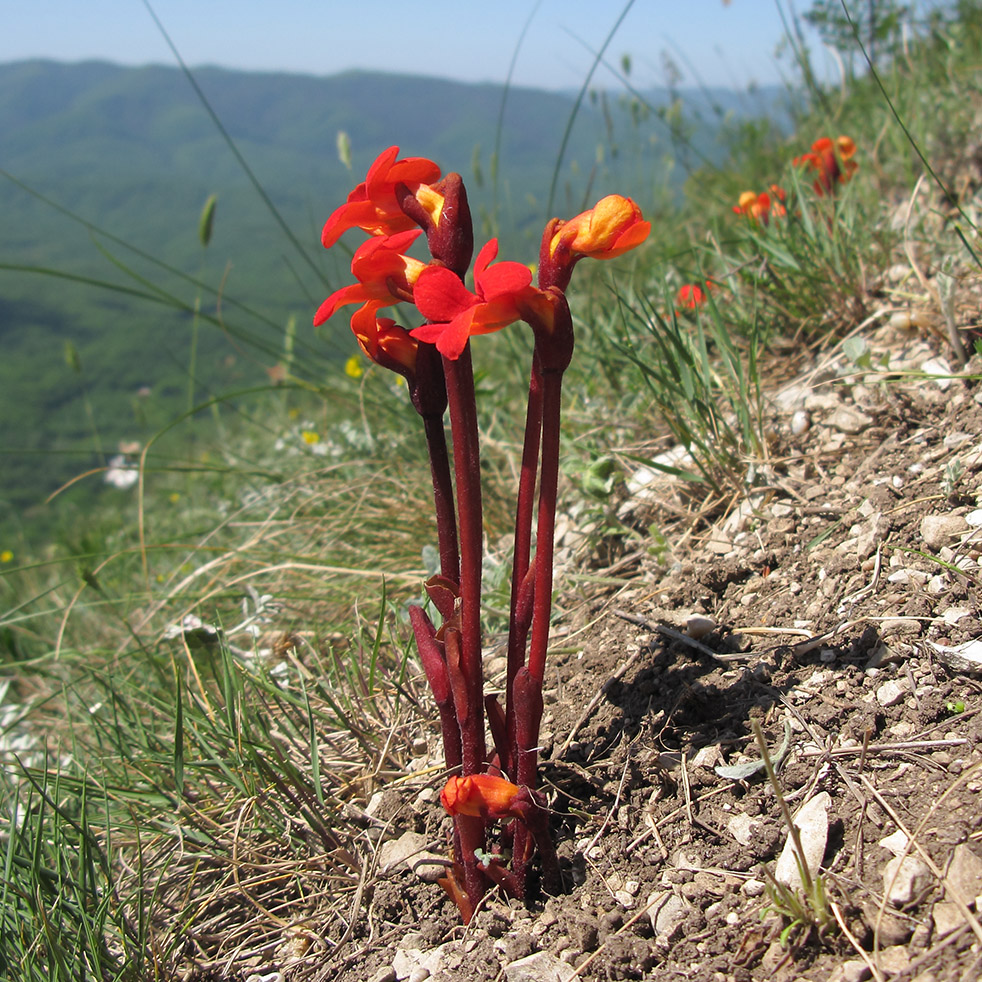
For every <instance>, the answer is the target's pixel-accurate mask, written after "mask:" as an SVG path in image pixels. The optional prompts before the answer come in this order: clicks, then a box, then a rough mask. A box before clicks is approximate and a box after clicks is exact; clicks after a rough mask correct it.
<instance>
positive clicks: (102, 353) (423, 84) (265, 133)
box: [0, 61, 772, 521]
mask: <svg viewBox="0 0 982 982" xmlns="http://www.w3.org/2000/svg"><path fill="white" fill-rule="evenodd" d="M194 78H195V80H196V82H197V84H198V85H199V86H200V88H201V90H202V91H203V93H204V94H205V96H206V98H207V100H208V101H209V103H210V105H211V107H212V108H213V109H214V111H215V114H216V115H217V117H218V119H219V120H220V121H221V124H222V126H223V127H224V128H225V130H226V132H227V133H228V135H229V136H230V138H231V139H232V140H233V141H234V143H235V145H236V147H237V148H238V150H239V151H240V152H241V154H242V155H243V156H244V158H245V159H246V160H247V161H248V164H249V166H250V167H251V169H252V170H253V172H254V174H255V175H256V177H257V179H258V180H259V182H260V183H261V185H262V187H263V189H264V190H265V192H266V194H267V195H268V197H269V199H270V200H271V201H272V202H273V203H274V204H275V207H276V208H277V209H278V210H279V212H280V213H281V215H282V218H283V220H284V222H285V223H286V225H287V226H288V227H289V229H290V230H291V231H292V232H293V234H294V236H295V237H296V241H297V242H299V244H300V250H298V249H297V248H296V246H295V244H292V243H291V242H290V241H289V239H288V236H287V235H286V234H285V233H284V232H283V230H282V229H281V227H280V226H279V225H278V223H277V221H276V220H275V219H274V218H273V217H272V216H271V214H270V212H269V210H268V208H267V207H266V205H265V204H264V203H263V201H262V200H261V197H260V195H259V194H258V193H257V192H256V190H255V189H254V188H253V187H252V186H251V184H250V182H249V179H248V178H247V176H246V175H245V174H244V172H243V170H242V167H241V165H240V163H239V162H238V161H237V160H236V157H235V155H234V154H233V152H232V151H231V150H230V149H229V147H228V145H227V143H226V141H225V139H224V138H223V136H222V134H221V133H220V132H219V129H218V127H216V125H215V123H214V121H213V120H212V118H211V117H210V116H209V114H208V112H207V111H206V109H205V108H204V107H203V105H202V103H201V101H200V100H199V99H198V97H197V96H196V94H195V92H194V91H193V88H192V86H191V85H190V84H189V82H188V79H187V78H186V77H185V76H184V75H183V73H182V72H180V71H179V70H177V69H174V68H167V67H159V66H148V67H145V68H124V67H120V66H116V65H112V64H107V63H103V62H83V63H78V64H61V63H56V62H49V61H27V62H18V63H12V64H6V65H0V133H2V134H3V140H2V144H0V168H2V169H3V170H4V171H6V172H7V173H8V174H9V175H12V176H13V177H14V178H16V179H17V181H19V182H22V183H23V184H24V185H27V186H28V188H29V189H31V190H32V191H34V192H37V193H38V194H40V195H44V196H47V198H48V199H50V201H49V202H48V203H45V202H44V201H42V200H40V199H39V198H38V197H36V196H34V195H32V194H31V193H29V191H28V190H25V188H24V187H22V186H19V185H18V184H16V183H13V182H11V181H6V180H0V266H6V267H8V268H6V269H3V268H0V341H2V344H3V350H4V358H3V359H2V360H0V452H2V453H3V454H4V455H5V456H4V468H5V478H6V480H5V490H4V491H3V492H2V493H0V494H2V495H4V496H5V498H6V503H7V505H9V507H10V509H12V511H13V512H15V513H16V512H19V511H21V510H22V509H24V508H25V507H28V506H29V505H30V504H31V503H33V502H35V501H37V500H38V498H39V497H40V496H41V495H43V494H45V493H47V492H49V491H50V490H51V489H52V488H53V487H55V486H57V484H58V483H59V482H61V481H63V480H64V479H66V478H67V477H70V476H72V475H73V474H76V473H78V472H80V471H82V470H85V469H86V468H87V467H90V466H98V465H99V464H100V463H102V462H104V457H105V455H106V454H107V453H111V452H112V451H113V449H114V448H115V446H116V444H117V442H118V441H119V440H121V439H137V440H139V439H145V438H146V437H147V436H148V435H150V434H152V433H153V432H154V431H155V429H156V428H157V427H159V426H161V425H164V424H165V423H166V422H168V421H169V420H170V419H171V418H172V417H173V415H174V414H175V413H176V412H177V411H179V409H180V408H182V407H183V405H184V402H183V400H185V399H186V390H187V372H188V365H189V357H190V347H191V340H190V339H191V333H192V324H193V317H192V315H191V314H190V313H189V312H187V311H183V312H182V311H178V310H174V309H171V308H169V307H168V306H167V305H166V304H164V303H152V302H147V301H146V300H141V299H139V298H134V297H133V296H131V295H130V294H128V293H126V292H121V291H117V292H112V291H107V290H103V289H98V288H95V287H93V286H91V285H86V284H85V283H84V282H80V281H79V279H78V278H81V279H83V280H84V279H85V278H94V279H98V280H100V281H101V280H107V281H111V282H113V283H116V284H118V285H119V286H120V287H124V288H126V289H134V288H135V289H136V290H138V291H142V292H146V293H149V294H153V293H154V292H155V291H157V290H162V291H164V292H166V293H167V294H168V295H169V296H171V297H174V298H176V299H177V300H179V301H180V302H183V303H186V304H188V305H192V304H193V303H194V302H195V300H196V298H199V299H200V304H201V309H202V310H203V311H204V312H205V313H212V314H216V313H218V312H220V316H221V319H222V327H223V330H217V329H215V328H214V327H212V326H210V325H202V326H201V329H200V351H199V356H198V362H197V374H198V381H197V385H196V389H197V394H198V395H199V396H200V397H201V398H204V397H206V396H207V395H208V393H212V392H221V391H225V390H227V389H228V388H229V387H233V386H242V385H249V384H255V383H257V382H262V381H263V380H264V379H265V377H266V376H265V374H264V369H268V368H269V367H271V366H272V365H273V364H275V362H276V360H277V355H278V351H279V350H280V347H281V345H282V340H283V332H284V329H285V325H286V324H287V321H288V320H289V319H290V318H291V317H293V318H295V322H296V325H297V334H296V346H297V351H298V353H300V354H301V355H302V358H301V359H300V361H299V362H298V363H299V364H302V366H303V367H304V369H305V370H306V372H307V373H308V375H309V376H310V377H311V378H313V379H315V380H318V381H323V380H324V379H326V378H327V376H328V373H329V372H330V371H331V370H332V369H331V367H330V366H331V364H332V363H334V364H336V359H337V358H338V357H340V355H341V354H342V353H347V352H350V350H351V340H350V337H349V336H348V334H347V331H346V328H345V327H344V324H343V318H341V317H339V318H336V320H337V321H338V324H337V325H329V326H328V330H327V331H326V332H325V335H324V336H323V337H320V338H318V337H315V336H314V332H313V329H312V328H311V327H310V318H311V315H312V312H313V310H314V309H315V308H316V305H317V304H318V303H319V302H320V300H321V299H322V298H323V297H324V296H325V295H326V292H329V290H330V289H333V288H334V286H335V285H337V284H338V283H339V282H341V278H342V277H343V276H344V275H345V268H344V266H345V257H344V254H343V252H340V250H334V253H336V254H331V255H328V254H326V253H325V252H324V250H323V249H321V248H320V244H319V230H320V226H321V225H322V223H323V221H324V219H325V218H326V217H327V216H328V215H329V214H330V212H331V211H332V210H333V209H334V208H335V207H336V205H337V204H338V203H339V202H340V201H341V200H343V196H344V194H346V192H347V190H348V189H349V188H350V187H351V186H352V185H353V184H354V183H356V182H357V181H358V180H360V179H361V177H362V176H363V174H364V171H365V169H366V167H367V166H368V164H369V163H370V162H371V160H372V159H373V158H374V157H375V155H376V154H377V153H378V152H379V151H380V150H382V149H384V148H385V147H386V146H389V145H392V144H398V145H399V146H400V147H401V148H402V151H403V153H404V154H406V155H414V156H428V157H432V158H433V159H435V160H437V161H438V162H439V163H440V164H441V165H442V166H443V167H444V169H445V170H458V171H460V172H461V173H463V175H464V177H465V179H466V180H467V183H468V189H469V191H470V193H471V195H472V204H473V208H474V211H475V214H477V215H478V216H481V215H483V216H484V224H485V226H486V228H485V231H486V232H490V231H491V228H492V225H491V219H490V216H491V215H492V213H493V214H494V215H495V216H497V217H498V218H500V220H501V228H502V229H507V230H509V231H508V235H509V237H510V239H511V242H510V243H508V244H515V245H516V246H517V245H519V244H521V245H523V247H524V248H523V251H527V252H528V256H527V258H529V259H531V258H532V257H533V256H534V253H535V245H534V240H535V239H536V238H537V236H538V230H540V229H541V226H542V222H543V220H544V218H545V217H546V216H545V203H546V198H547V196H548V193H549V188H550V183H551V181H552V178H553V169H554V166H555V161H556V155H557V151H558V148H559V146H560V144H561V141H562V139H563V134H564V131H565V128H566V126H567V122H568V120H569V118H570V114H571V111H572V109H573V105H574V97H573V96H571V95H566V94H557V93H550V92H544V91H537V90H531V89H512V90H510V91H509V92H508V93H507V98H506V100H505V102H504V113H503V116H502V115H501V114H502V105H503V91H502V88H501V86H497V85H490V84H487V85H474V84H463V83H456V82H451V81H447V80H444V79H436V78H425V77H415V76H403V75H389V74H383V73H375V72H347V73H344V74H341V75H335V76H330V77H314V76H309V75H291V74H280V73H249V72H239V71H228V70H225V69H219V68H200V69H197V70H195V71H194ZM771 95H772V94H767V93H765V94H763V98H764V99H765V100H769V99H770V98H771ZM744 98H745V97H742V96H737V95H735V94H733V93H727V92H714V93H706V94H703V95H702V96H698V97H692V99H693V100H694V101H693V103H692V104H693V105H695V104H696V103H697V102H699V101H700V100H701V105H702V107H703V108H704V109H707V108H709V109H711V110H712V112H713V113H715V118H717V119H718V118H720V116H721V115H722V114H723V113H725V112H730V111H738V112H740V111H744V112H745V111H759V110H760V108H761V106H766V104H767V103H766V102H762V103H758V104H757V105H756V106H754V107H749V108H748V107H747V106H746V105H745V104H741V100H743V99H744ZM667 99H668V96H667V94H666V93H649V94H648V96H647V97H646V101H647V102H648V103H649V105H650V106H654V107H657V106H658V105H664V104H665V103H666V101H667ZM632 102H633V104H632ZM499 117H501V119H502V128H501V141H500V154H499V157H498V160H497V165H496V167H497V169H496V170H495V164H494V163H493V162H492V160H491V154H492V150H493V148H494V144H495V138H496V130H497V127H498V121H499ZM342 131H343V132H345V133H346V134H347V135H348V137H349V139H350V145H351V155H352V170H351V171H350V172H349V171H348V170H347V168H346V167H345V166H344V164H342V162H341V161H340V160H339V157H338V151H337V140H338V134H339V132H342ZM667 133H668V129H667V127H666V126H665V125H664V123H663V122H662V121H661V120H660V119H659V117H658V113H657V111H655V112H652V111H650V110H649V109H647V108H644V107H643V106H642V104H641V103H639V102H638V101H637V100H626V101H623V100H622V101H618V100H616V99H611V100H607V99H605V98H600V97H597V96H594V97H593V98H592V99H590V100H586V101H585V102H584V105H583V107H582V108H581V111H580V113H579V115H578V117H577V120H576V124H575V126H574V128H573V130H572V132H571V134H570V138H569V143H568V147H567V151H566V153H565V156H564V159H563V164H562V168H561V171H560V181H559V182H558V186H557V188H558V194H557V197H556V203H555V205H554V210H555V211H556V213H560V214H562V213H570V212H573V211H576V210H579V208H580V207H581V206H582V205H583V202H584V200H585V198H586V197H587V196H590V197H591V198H596V197H599V196H600V195H602V194H604V193H607V192H608V191H610V190H613V189H615V188H616V189H618V190H621V191H625V192H627V193H632V194H633V195H634V196H636V197H637V198H638V200H639V201H641V203H642V204H644V202H645V199H646V197H647V196H650V193H651V189H652V187H654V186H655V185H656V184H657V183H659V182H660V181H661V180H662V178H661V176H660V174H661V165H660V162H661V160H662V159H663V157H664V156H665V154H666V153H667V152H668V151H669V150H671V149H673V148H672V146H671V143H670V142H669V140H668V137H667ZM699 140H700V142H701V144H702V147H701V149H700V148H698V147H697V148H696V154H697V157H698V156H699V155H701V154H710V155H711V154H712V153H714V152H718V151H715V150H714V148H713V133H712V127H708V128H705V129H704V131H703V132H701V133H700V135H699ZM674 149H675V150H676V151H677V149H678V148H674ZM495 173H497V175H498V182H497V189H496V192H495V193H492V185H493V181H492V177H493V175H494V174H495ZM682 176H683V174H682V172H681V171H679V173H678V177H679V178H681V177H682ZM212 193H215V194H217V195H218V209H217V217H216V223H215V233H214V238H213V240H212V242H211V245H210V246H209V247H208V248H207V250H205V249H203V248H202V247H201V245H200V244H199V243H198V241H197V235H196V232H197V220H198V215H199V212H200V209H201V206H202V204H203V203H204V201H205V199H206V198H207V196H208V195H210V194H212ZM55 206H58V207H55ZM58 208H61V209H67V210H70V211H71V212H74V213H75V214H76V215H77V216H79V217H81V218H82V219H84V220H85V221H86V222H89V223H91V224H92V225H94V226H96V227H98V229H100V230H102V231H104V232H107V233H110V234H111V235H112V236H115V237H118V239H121V240H124V241H125V242H126V243H129V244H130V245H132V246H134V247H135V248H136V249H138V250H142V251H143V252H144V253H146V254H147V255H149V256H151V257H154V258H155V259H158V260H160V261H162V262H164V263H166V264H168V266H170V267H172V268H173V269H174V270H176V271H178V272H176V273H171V272H166V271H164V270H163V269H161V268H160V267H159V266H156V265H154V264H153V263H151V262H149V261H148V260H147V259H146V258H143V257H141V256H139V255H137V254H135V253H133V252H130V251H128V250H127V249H125V248H124V247H122V246H121V245H119V243H118V242H115V241H110V240H108V239H107V238H106V237H105V236H103V235H99V234H98V233H93V231H92V230H91V229H90V228H87V227H86V226H85V225H84V224H80V223H78V222H76V221H73V220H72V219H71V218H70V217H69V216H68V215H66V214H65V212H64V211H63V210H62V211H60V210H58ZM117 263H122V264H125V265H126V266H127V267H128V268H131V269H132V270H133V271H134V272H135V273H137V274H138V275H140V276H142V277H145V280H146V285H141V284H140V283H139V282H137V281H135V280H134V279H132V278H130V277H128V276H127V275H126V274H125V273H124V272H123V271H122V270H120V269H119V268H118V266H117V265H116V264H117ZM25 266H41V267H45V268H49V269H55V270H57V271H59V273H61V274H66V275H69V276H72V277H75V278H76V279H74V280H73V279H67V278H59V279H51V278H45V277H40V276H37V275H32V274H30V273H28V272H25V271H23V270H20V269H16V268H15V269H10V268H9V267H25ZM178 273H184V274H187V275H190V276H194V277H196V278H197V279H199V280H201V281H203V282H204V283H206V284H207V285H208V287H209V288H210V290H212V291H215V292H209V290H202V289H199V288H197V287H195V286H194V285H193V284H191V283H189V282H187V281H186V280H183V279H182V278H181V276H180V275H178ZM219 297H220V302H219ZM236 304H240V305H241V306H236ZM244 308H248V310H246V309H244ZM69 343H70V345H71V346H72V347H73V349H74V352H75V353H76V355H77V357H76V358H75V359H74V360H73V361H70V360H66V358H65V356H64V352H65V348H66V344H69ZM79 365H80V366H81V372H79V371H78V370H77V369H78V367H79ZM73 366H74V368H73ZM141 391H142V394H141V395H140V396H139V397H138V396H137V393H138V392H141ZM148 391H149V396H148V395H147V392H148ZM97 449H101V451H102V454H101V455H100V454H99V453H97V452H96V450H97ZM2 518H3V516H2V509H0V521H2Z"/></svg>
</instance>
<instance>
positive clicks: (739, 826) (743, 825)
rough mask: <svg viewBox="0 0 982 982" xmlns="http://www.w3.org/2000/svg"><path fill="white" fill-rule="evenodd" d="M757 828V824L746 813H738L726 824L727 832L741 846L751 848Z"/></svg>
mask: <svg viewBox="0 0 982 982" xmlns="http://www.w3.org/2000/svg"><path fill="white" fill-rule="evenodd" d="M756 827H757V823H756V822H755V821H754V820H753V819H752V818H751V817H750V816H749V815H748V814H747V813H746V812H737V813H736V815H731V816H730V818H729V819H728V820H727V822H726V829H727V831H728V832H729V833H730V835H732V836H733V838H734V839H736V840H737V842H739V843H740V845H741V846H749V845H750V843H751V842H753V838H754V829H755V828H756Z"/></svg>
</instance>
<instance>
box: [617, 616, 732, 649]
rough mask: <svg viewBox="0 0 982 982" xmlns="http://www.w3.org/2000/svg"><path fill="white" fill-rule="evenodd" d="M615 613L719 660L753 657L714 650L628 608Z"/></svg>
mask: <svg viewBox="0 0 982 982" xmlns="http://www.w3.org/2000/svg"><path fill="white" fill-rule="evenodd" d="M613 613H615V614H616V615H617V616H618V617H620V618H622V619H623V620H625V621H630V622H631V623H632V624H637V625H639V626H640V627H646V628H647V629H648V630H649V631H655V632H656V633H658V634H662V635H664V636H665V637H666V638H671V639H672V640H673V641H681V642H682V644H686V645H688V646H689V647H690V648H695V650H696V651H698V652H699V653H700V654H703V655H708V656H709V657H710V658H715V659H716V660H717V661H721V662H731V661H743V660H744V659H746V658H750V657H751V656H750V655H749V654H745V653H744V652H742V651H737V652H735V653H734V654H730V655H721V654H720V653H719V652H718V651H713V649H712V648H709V647H707V646H706V645H704V644H702V643H701V642H700V641H696V640H695V638H690V637H689V636H688V635H687V634H682V632H681V631H676V630H675V629H674V628H671V627H667V626H666V625H665V624H658V623H657V622H655V621H652V620H649V619H648V618H647V617H643V616H642V615H641V614H631V613H629V612H628V611H626V610H618V609H616V608H615V610H614V611H613Z"/></svg>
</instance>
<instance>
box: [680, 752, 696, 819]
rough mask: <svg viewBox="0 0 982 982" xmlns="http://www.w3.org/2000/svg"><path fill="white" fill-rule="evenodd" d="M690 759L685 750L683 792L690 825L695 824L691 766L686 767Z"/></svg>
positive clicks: (683, 753)
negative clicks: (690, 782)
mask: <svg viewBox="0 0 982 982" xmlns="http://www.w3.org/2000/svg"><path fill="white" fill-rule="evenodd" d="M687 763H688V760H687V758H686V755H685V752H684V751H683V752H682V794H683V795H684V796H685V817H686V818H687V819H688V820H689V824H690V825H695V820H694V819H693V817H692V791H691V790H690V788H689V768H688V767H686V764H687Z"/></svg>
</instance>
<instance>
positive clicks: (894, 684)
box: [876, 679, 910, 709]
mask: <svg viewBox="0 0 982 982" xmlns="http://www.w3.org/2000/svg"><path fill="white" fill-rule="evenodd" d="M909 688H910V684H909V683H908V681H907V680H906V679H888V680H887V681H886V682H884V683H883V685H881V686H880V687H879V688H878V689H877V690H876V701H877V702H878V703H879V704H880V705H881V706H883V708H884V709H886V708H887V707H888V706H896V705H897V703H899V702H901V701H902V700H903V698H904V696H905V695H906V694H907V690H908V689H909Z"/></svg>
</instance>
